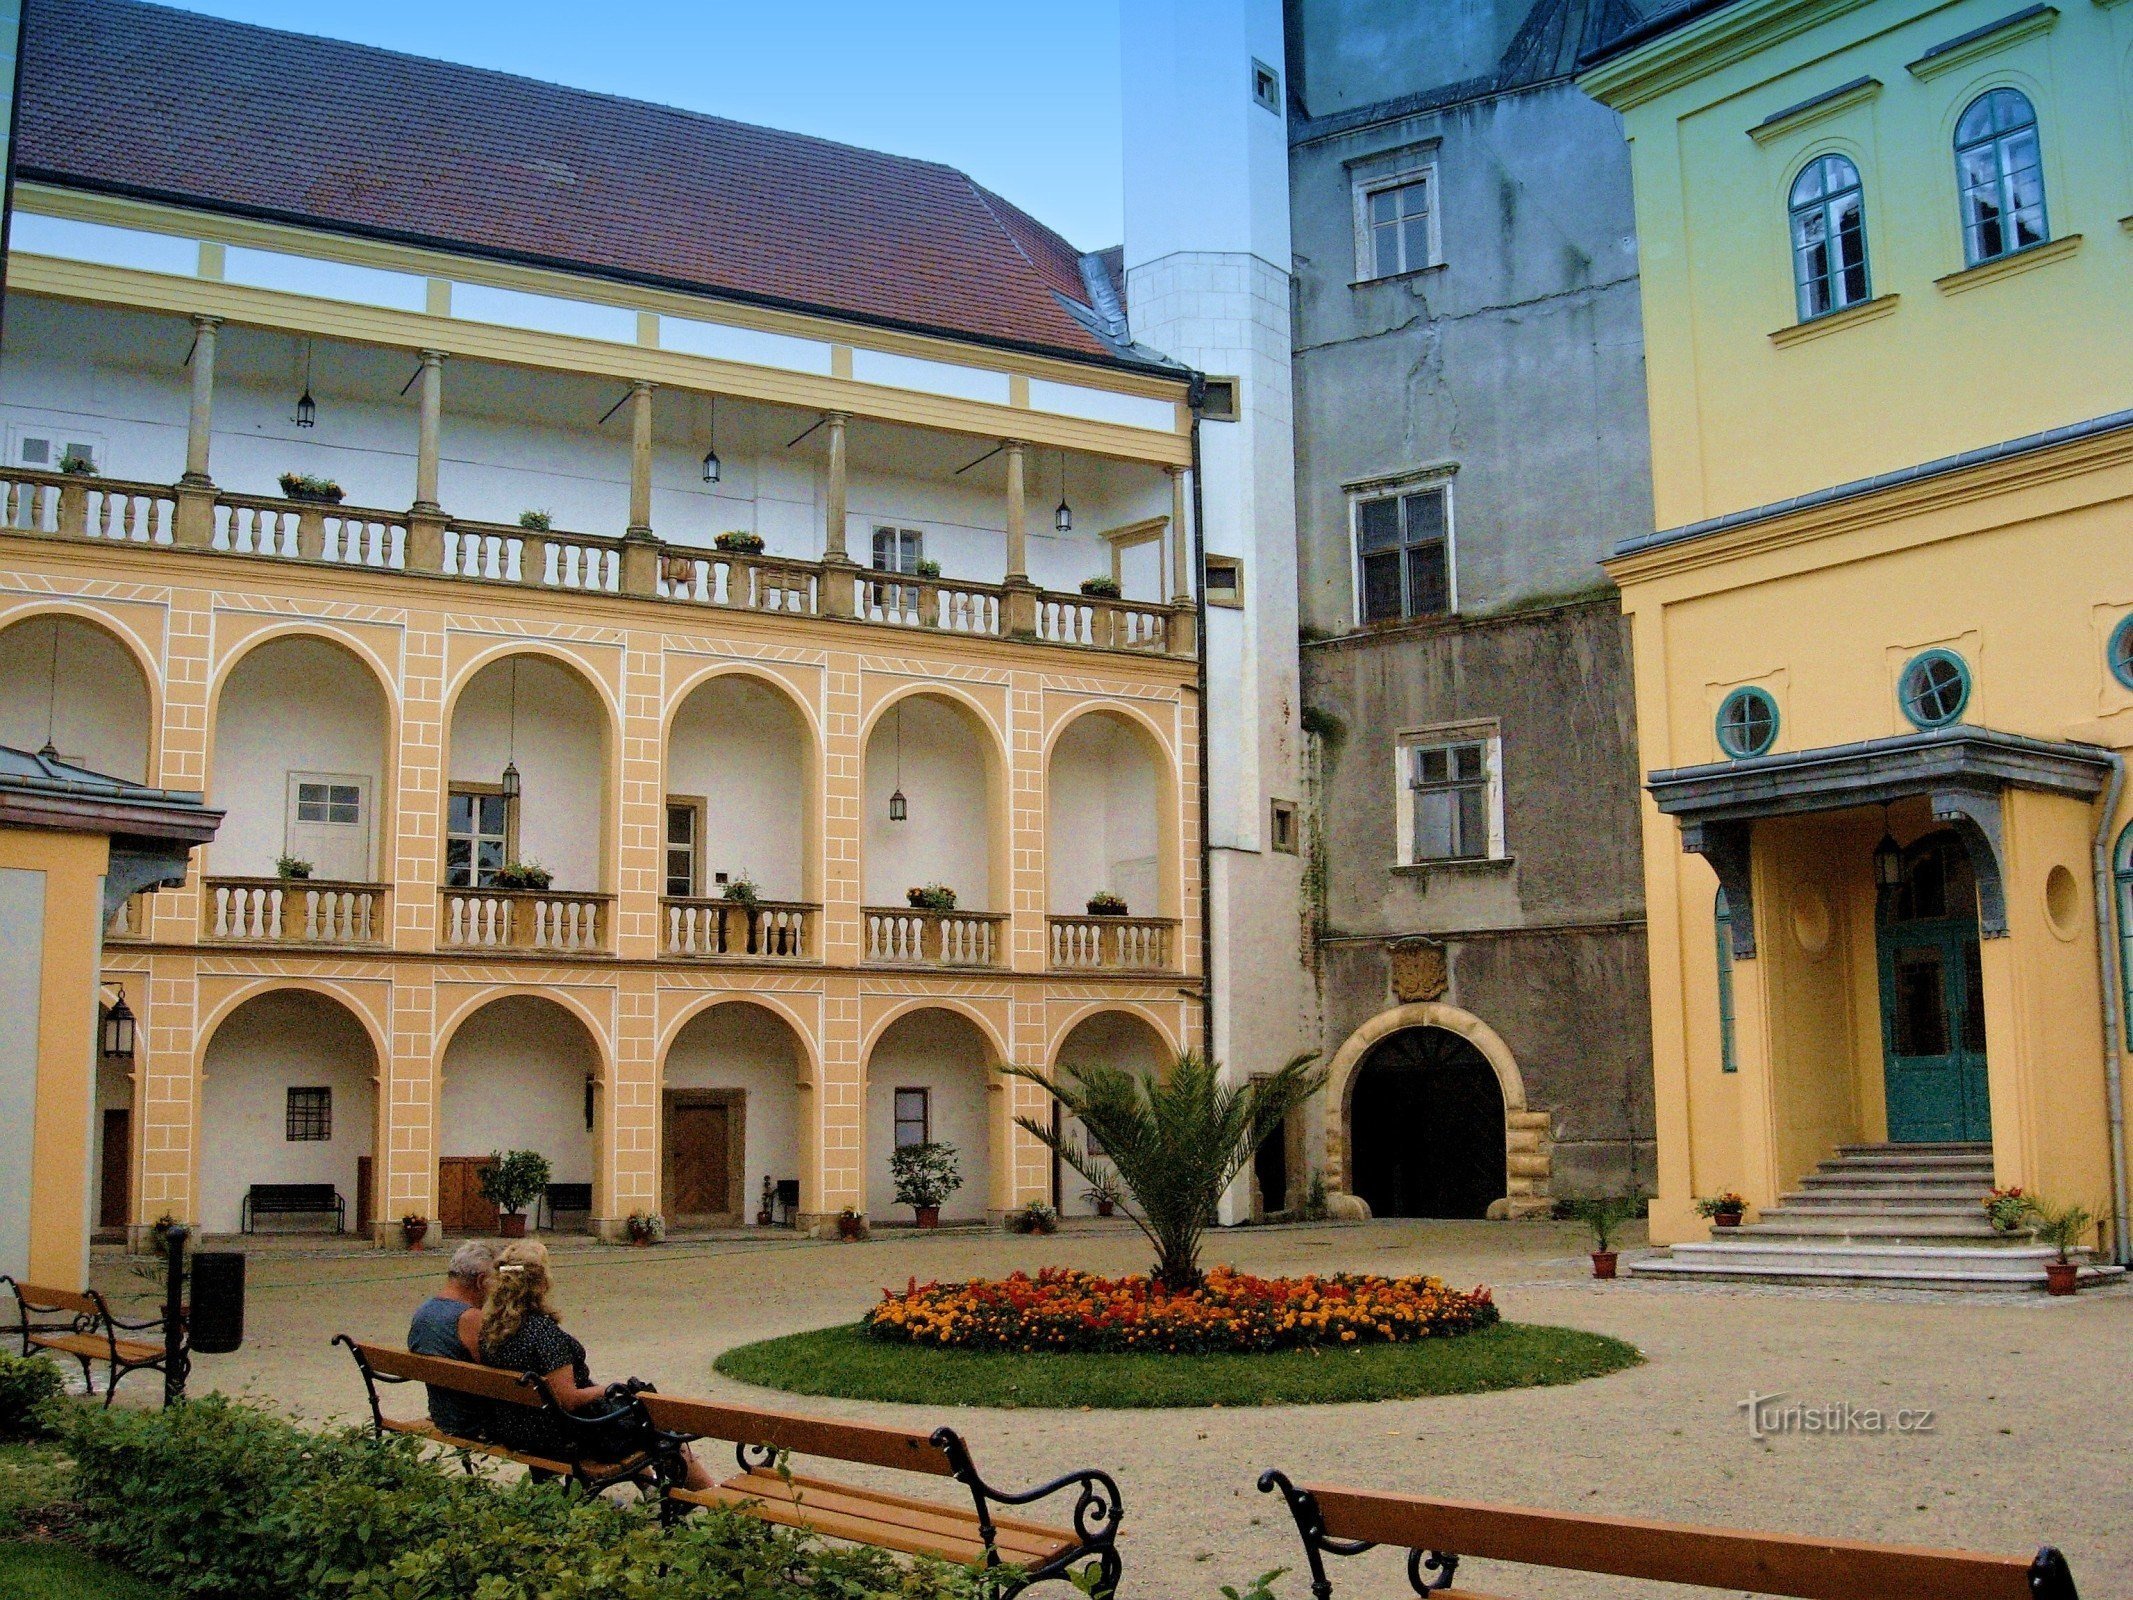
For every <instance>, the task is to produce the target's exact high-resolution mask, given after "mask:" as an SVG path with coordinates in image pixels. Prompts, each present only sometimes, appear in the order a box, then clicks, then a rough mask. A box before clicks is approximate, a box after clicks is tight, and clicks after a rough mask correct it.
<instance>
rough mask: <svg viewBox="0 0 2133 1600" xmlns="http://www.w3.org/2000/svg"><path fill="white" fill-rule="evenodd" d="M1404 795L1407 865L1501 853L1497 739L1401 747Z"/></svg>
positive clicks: (1468, 858) (1475, 858)
mask: <svg viewBox="0 0 2133 1600" xmlns="http://www.w3.org/2000/svg"><path fill="white" fill-rule="evenodd" d="M1400 754H1401V758H1402V766H1403V775H1404V778H1405V783H1406V798H1407V805H1406V808H1405V809H1406V811H1407V813H1408V814H1407V817H1406V819H1405V820H1406V823H1407V829H1408V835H1407V846H1408V848H1407V856H1406V863H1405V864H1407V865H1410V866H1412V865H1419V864H1421V863H1423V862H1429V861H1481V860H1487V859H1490V858H1491V857H1494V856H1497V855H1500V854H1501V853H1502V841H1501V833H1502V829H1501V827H1500V825H1499V823H1498V820H1497V811H1498V807H1497V794H1498V783H1497V775H1498V768H1499V757H1498V743H1497V741H1496V740H1495V739H1494V738H1465V739H1456V740H1445V739H1433V740H1431V741H1429V742H1428V743H1415V744H1407V745H1403V746H1401V750H1400Z"/></svg>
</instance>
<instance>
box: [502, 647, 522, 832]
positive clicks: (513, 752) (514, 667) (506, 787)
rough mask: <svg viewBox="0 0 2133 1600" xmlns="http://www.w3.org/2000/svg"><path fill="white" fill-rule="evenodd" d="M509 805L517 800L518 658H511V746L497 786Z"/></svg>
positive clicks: (505, 755)
mask: <svg viewBox="0 0 2133 1600" xmlns="http://www.w3.org/2000/svg"><path fill="white" fill-rule="evenodd" d="M498 787H499V788H500V789H501V791H502V793H503V797H504V804H506V805H509V804H511V803H512V802H513V801H515V800H516V799H518V791H519V781H518V657H517V656H513V657H512V658H511V745H510V748H509V749H508V750H507V751H506V752H505V754H504V780H503V782H502V783H501V784H500V785H499V786H498Z"/></svg>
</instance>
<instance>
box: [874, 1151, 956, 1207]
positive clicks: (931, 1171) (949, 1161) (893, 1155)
mask: <svg viewBox="0 0 2133 1600" xmlns="http://www.w3.org/2000/svg"><path fill="white" fill-rule="evenodd" d="M889 1176H890V1177H892V1178H894V1179H895V1180H896V1203H897V1204H898V1205H900V1206H917V1207H921V1208H923V1207H926V1206H937V1205H940V1204H942V1203H943V1202H945V1201H946V1200H947V1198H948V1197H949V1196H950V1195H952V1194H954V1193H955V1192H956V1190H958V1189H960V1188H962V1187H963V1169H962V1166H961V1164H960V1163H958V1162H957V1160H956V1149H955V1146H954V1145H952V1144H941V1143H939V1142H938V1141H934V1140H928V1141H926V1142H925V1143H923V1144H907V1145H902V1146H899V1147H898V1148H897V1149H895V1150H893V1151H891V1152H890V1154H889Z"/></svg>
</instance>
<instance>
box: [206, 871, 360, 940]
mask: <svg viewBox="0 0 2133 1600" xmlns="http://www.w3.org/2000/svg"><path fill="white" fill-rule="evenodd" d="M204 887H205V891H206V902H205V905H204V907H203V910H202V915H201V928H200V937H201V939H202V940H203V941H206V942H211V943H215V944H278V945H286V944H300V945H313V944H317V945H348V944H379V943H382V942H383V941H384V940H385V938H386V936H387V934H388V933H389V932H390V930H391V926H392V924H391V920H390V918H389V917H388V915H387V906H388V904H389V902H390V900H391V897H392V889H391V887H390V886H389V885H386V884H382V883H341V882H334V881H330V880H325V879H318V878H208V879H207V880H205V885H204Z"/></svg>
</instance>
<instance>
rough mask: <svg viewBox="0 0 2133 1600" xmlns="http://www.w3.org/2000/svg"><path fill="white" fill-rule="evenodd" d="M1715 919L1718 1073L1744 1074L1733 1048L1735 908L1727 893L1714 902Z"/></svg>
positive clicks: (1724, 892) (1713, 913) (1720, 895)
mask: <svg viewBox="0 0 2133 1600" xmlns="http://www.w3.org/2000/svg"><path fill="white" fill-rule="evenodd" d="M1711 909H1712V916H1713V919H1714V921H1715V922H1716V924H1717V927H1718V1070H1719V1071H1720V1072H1738V1071H1740V1057H1739V1055H1738V1054H1737V1053H1736V1051H1735V1049H1734V1044H1733V908H1732V906H1730V905H1729V904H1727V902H1726V891H1725V890H1723V889H1721V890H1719V891H1718V898H1717V900H1715V901H1714V902H1712V908H1711Z"/></svg>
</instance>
